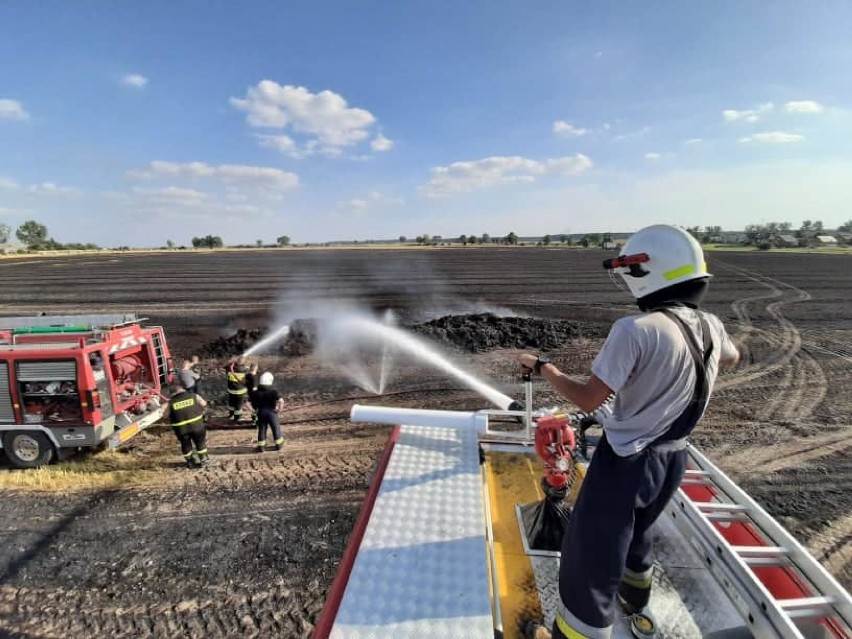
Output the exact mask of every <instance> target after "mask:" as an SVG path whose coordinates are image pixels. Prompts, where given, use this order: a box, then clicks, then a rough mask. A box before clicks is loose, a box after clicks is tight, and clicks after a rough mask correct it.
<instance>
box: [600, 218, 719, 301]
mask: <svg viewBox="0 0 852 639" xmlns="http://www.w3.org/2000/svg"><path fill="white" fill-rule="evenodd" d="M604 268H605V269H610V270H612V271H615V272H616V273H618V274H619V275H620V276H621V278H622V279H623V280H624V282H625V283H626V284H627V288H629V289H630V293H631V294H632V295H633V297H635V298H636V299H640V298H642V297H645V296H646V295H650V294H651V293H656V292H657V291H659V290H661V289H664V288H667V287H669V286H674V285H675V284H680V283H681V282H688V281H689V280H695V279H699V278H702V277H712V275H710V273H708V272H707V263H706V262H705V261H704V251H703V250H701V245H700V244H699V243H698V240H696V239H695V238H694V237H692V235H690V234H689V233H688V232H687V231H686V230H685V229H683V228H681V227H679V226H671V225H669V224H655V225H653V226H646V227H645V228H644V229H640V230H639V231H636V233H634V234H633V235H631V236H630V239H629V240H627V243H626V244H625V245H624V247H623V248H622V249H621V253H620V254H619V256H618V257H613V258H611V259H608V260H604Z"/></svg>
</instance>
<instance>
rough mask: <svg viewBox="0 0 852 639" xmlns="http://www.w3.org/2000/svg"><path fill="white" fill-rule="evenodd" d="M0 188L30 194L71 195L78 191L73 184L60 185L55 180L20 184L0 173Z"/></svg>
mask: <svg viewBox="0 0 852 639" xmlns="http://www.w3.org/2000/svg"><path fill="white" fill-rule="evenodd" d="M0 190H3V191H20V192H21V193H25V194H30V195H71V194H74V193H79V192H80V190H79V189H76V188H74V187H73V186H60V185H58V184H56V183H55V182H38V183H36V184H29V185H21V184H19V183H18V182H16V181H15V180H13V179H12V178H7V177H4V176H2V175H0Z"/></svg>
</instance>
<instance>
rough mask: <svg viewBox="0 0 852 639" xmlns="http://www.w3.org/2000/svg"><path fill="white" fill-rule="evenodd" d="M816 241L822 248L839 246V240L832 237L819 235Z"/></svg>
mask: <svg viewBox="0 0 852 639" xmlns="http://www.w3.org/2000/svg"><path fill="white" fill-rule="evenodd" d="M816 241H817V243H818V244H819V245H820V246H837V238H836V237H834V236H832V235H817V236H816Z"/></svg>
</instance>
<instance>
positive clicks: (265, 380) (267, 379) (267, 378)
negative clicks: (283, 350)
mask: <svg viewBox="0 0 852 639" xmlns="http://www.w3.org/2000/svg"><path fill="white" fill-rule="evenodd" d="M273 381H275V378H274V377H272V373H268V372H267V373H264V374H263V375H261V376H260V385H261V386H272V382H273Z"/></svg>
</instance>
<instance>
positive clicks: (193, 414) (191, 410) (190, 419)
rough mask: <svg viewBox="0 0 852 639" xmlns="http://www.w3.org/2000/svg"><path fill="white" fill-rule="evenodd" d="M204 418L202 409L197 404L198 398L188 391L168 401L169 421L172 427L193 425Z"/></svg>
mask: <svg viewBox="0 0 852 639" xmlns="http://www.w3.org/2000/svg"><path fill="white" fill-rule="evenodd" d="M203 417H204V408H203V407H202V406H201V404H200V403H199V402H198V396H197V395H196V394H195V393H190V392H189V391H183V392H182V393H178V394H177V395H174V396H173V397H172V398H171V399H170V400H169V421H170V422H171V424H172V426H175V427H180V426H186V425H187V424H194V423H195V422H198V421H201V419H202V418H203Z"/></svg>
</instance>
